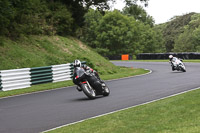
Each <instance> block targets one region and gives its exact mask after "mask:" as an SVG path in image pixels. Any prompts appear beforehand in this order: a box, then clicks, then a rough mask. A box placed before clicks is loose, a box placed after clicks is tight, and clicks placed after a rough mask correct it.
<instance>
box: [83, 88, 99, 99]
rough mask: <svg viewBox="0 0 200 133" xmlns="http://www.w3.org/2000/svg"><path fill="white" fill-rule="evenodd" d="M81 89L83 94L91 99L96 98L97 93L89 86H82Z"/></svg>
mask: <svg viewBox="0 0 200 133" xmlns="http://www.w3.org/2000/svg"><path fill="white" fill-rule="evenodd" d="M81 87H82V90H83V92H84V93H85V95H86V96H87V97H88V98H89V99H95V98H96V92H95V90H94V89H93V88H91V87H89V86H88V85H87V84H82V86H81Z"/></svg>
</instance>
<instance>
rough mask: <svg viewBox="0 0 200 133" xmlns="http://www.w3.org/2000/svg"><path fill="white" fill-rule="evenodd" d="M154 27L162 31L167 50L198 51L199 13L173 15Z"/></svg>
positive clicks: (199, 50) (199, 36) (199, 44)
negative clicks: (168, 19) (167, 20)
mask: <svg viewBox="0 0 200 133" xmlns="http://www.w3.org/2000/svg"><path fill="white" fill-rule="evenodd" d="M155 27H156V29H157V30H160V31H161V32H162V33H163V37H164V42H163V44H162V45H165V48H166V51H167V52H200V39H199V38H200V14H198V13H189V14H185V15H182V16H175V17H173V18H172V19H171V20H170V21H169V22H167V23H164V24H160V25H156V26H155Z"/></svg>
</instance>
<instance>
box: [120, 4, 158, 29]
mask: <svg viewBox="0 0 200 133" xmlns="http://www.w3.org/2000/svg"><path fill="white" fill-rule="evenodd" d="M122 13H123V14H126V15H128V16H133V17H134V18H135V19H136V20H138V21H141V22H143V23H144V24H148V25H150V26H151V27H153V25H154V20H153V17H152V16H150V15H148V14H147V12H146V11H145V10H144V9H143V8H142V7H141V6H139V5H129V6H126V7H124V8H123V11H122Z"/></svg>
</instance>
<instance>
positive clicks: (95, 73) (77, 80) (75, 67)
mask: <svg viewBox="0 0 200 133" xmlns="http://www.w3.org/2000/svg"><path fill="white" fill-rule="evenodd" d="M78 67H81V68H83V69H84V70H85V71H87V72H90V73H94V75H95V76H96V77H97V78H98V79H99V80H100V82H101V83H103V81H102V80H101V79H100V77H99V75H98V73H97V72H96V71H95V70H93V69H92V68H90V67H89V66H87V65H81V62H80V60H74V73H73V83H74V84H76V85H77V87H76V89H77V90H78V91H82V89H81V87H80V81H79V79H77V78H76V76H77V75H76V73H75V70H76V69H77V68H78Z"/></svg>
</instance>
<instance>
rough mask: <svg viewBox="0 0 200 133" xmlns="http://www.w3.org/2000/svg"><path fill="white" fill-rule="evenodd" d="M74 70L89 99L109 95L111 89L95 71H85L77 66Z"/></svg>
mask: <svg viewBox="0 0 200 133" xmlns="http://www.w3.org/2000/svg"><path fill="white" fill-rule="evenodd" d="M74 71H75V75H76V77H75V79H76V80H77V81H78V83H79V84H80V87H81V90H82V91H83V92H84V93H85V95H86V96H87V97H88V98H89V99H95V98H96V96H97V95H103V96H108V95H109V94H110V89H109V88H108V86H107V85H106V84H105V82H103V81H101V80H100V79H98V78H97V77H96V76H95V74H94V73H93V72H90V71H85V70H84V69H83V68H81V67H77V68H75V70H74Z"/></svg>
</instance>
